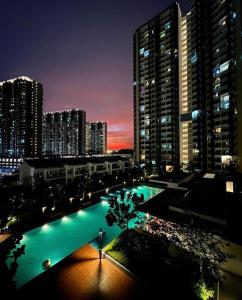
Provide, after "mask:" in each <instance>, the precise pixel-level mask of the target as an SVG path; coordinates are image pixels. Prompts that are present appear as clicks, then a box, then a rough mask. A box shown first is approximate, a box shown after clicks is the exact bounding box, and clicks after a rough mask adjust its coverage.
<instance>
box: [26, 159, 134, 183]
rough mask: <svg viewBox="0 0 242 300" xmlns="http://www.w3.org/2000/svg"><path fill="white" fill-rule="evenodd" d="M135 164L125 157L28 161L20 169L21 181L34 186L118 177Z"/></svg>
mask: <svg viewBox="0 0 242 300" xmlns="http://www.w3.org/2000/svg"><path fill="white" fill-rule="evenodd" d="M133 164H134V162H133V158H132V157H123V156H106V157H105V156H103V157H82V158H61V159H53V158H48V159H26V160H24V162H23V164H22V166H21V167H20V181H21V183H22V184H24V185H34V184H36V183H37V182H39V181H40V180H41V181H44V182H56V181H61V182H64V183H66V184H67V183H71V182H73V181H74V180H75V179H76V178H84V177H86V176H87V177H91V176H92V175H93V174H99V175H105V174H109V175H114V174H115V175H118V174H119V173H122V172H125V171H127V170H128V169H130V168H132V167H133Z"/></svg>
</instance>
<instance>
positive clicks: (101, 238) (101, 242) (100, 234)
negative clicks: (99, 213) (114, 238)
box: [98, 228, 103, 259]
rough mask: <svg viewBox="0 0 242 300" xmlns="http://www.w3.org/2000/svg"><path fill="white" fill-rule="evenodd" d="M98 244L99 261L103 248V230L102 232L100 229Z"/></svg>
mask: <svg viewBox="0 0 242 300" xmlns="http://www.w3.org/2000/svg"><path fill="white" fill-rule="evenodd" d="M98 243H99V259H102V248H103V230H102V228H100V229H99V235H98Z"/></svg>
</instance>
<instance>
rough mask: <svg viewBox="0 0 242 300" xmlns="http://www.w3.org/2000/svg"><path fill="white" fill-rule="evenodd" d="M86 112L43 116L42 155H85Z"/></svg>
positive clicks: (75, 110) (51, 113)
mask: <svg viewBox="0 0 242 300" xmlns="http://www.w3.org/2000/svg"><path fill="white" fill-rule="evenodd" d="M85 135H86V112H85V111H83V110H78V109H71V110H65V111H58V112H49V113H44V114H43V154H44V155H60V156H68V155H74V156H79V155H85V150H86V149H85V148H86V141H85Z"/></svg>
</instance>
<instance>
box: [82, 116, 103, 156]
mask: <svg viewBox="0 0 242 300" xmlns="http://www.w3.org/2000/svg"><path fill="white" fill-rule="evenodd" d="M86 153H87V154H90V155H93V154H106V153H107V123H106V122H101V121H98V122H87V123H86Z"/></svg>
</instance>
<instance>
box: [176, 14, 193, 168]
mask: <svg viewBox="0 0 242 300" xmlns="http://www.w3.org/2000/svg"><path fill="white" fill-rule="evenodd" d="M179 44H180V47H179V49H180V53H179V58H180V59H179V78H180V82H179V89H180V164H181V167H182V169H186V168H187V166H188V165H189V163H190V162H191V161H192V159H193V156H192V155H193V152H192V150H193V147H192V132H193V131H192V93H191V89H192V84H191V82H192V81H191V79H192V72H191V71H192V69H191V12H189V13H188V14H187V15H185V16H184V17H182V18H181V22H180V37H179Z"/></svg>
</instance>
